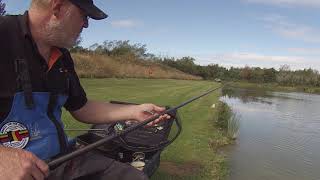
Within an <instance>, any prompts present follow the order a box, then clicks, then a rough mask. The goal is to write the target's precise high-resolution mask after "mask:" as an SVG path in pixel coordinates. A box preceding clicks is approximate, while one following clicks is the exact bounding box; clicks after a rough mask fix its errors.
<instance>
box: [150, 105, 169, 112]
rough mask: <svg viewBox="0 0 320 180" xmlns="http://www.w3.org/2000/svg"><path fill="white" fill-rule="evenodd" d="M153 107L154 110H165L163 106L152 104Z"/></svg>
mask: <svg viewBox="0 0 320 180" xmlns="http://www.w3.org/2000/svg"><path fill="white" fill-rule="evenodd" d="M153 109H154V110H155V111H158V112H162V111H164V110H166V108H164V107H159V106H153Z"/></svg>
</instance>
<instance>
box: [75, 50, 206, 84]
mask: <svg viewBox="0 0 320 180" xmlns="http://www.w3.org/2000/svg"><path fill="white" fill-rule="evenodd" d="M72 57H73V59H74V62H75V68H76V70H77V73H78V75H79V77H82V78H83V77H85V78H110V77H116V78H154V79H186V80H200V79H202V78H201V77H198V76H193V75H190V74H186V73H183V72H181V71H179V70H177V69H174V68H171V67H168V66H165V65H162V64H159V63H155V62H152V61H146V60H138V59H136V58H135V57H132V56H122V57H110V56H107V55H99V54H80V53H74V54H72Z"/></svg>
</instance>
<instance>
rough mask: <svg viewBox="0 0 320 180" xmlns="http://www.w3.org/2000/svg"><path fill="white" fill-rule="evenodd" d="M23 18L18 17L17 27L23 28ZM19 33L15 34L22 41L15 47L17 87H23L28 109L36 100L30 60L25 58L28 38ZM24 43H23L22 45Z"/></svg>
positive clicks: (32, 106)
mask: <svg viewBox="0 0 320 180" xmlns="http://www.w3.org/2000/svg"><path fill="white" fill-rule="evenodd" d="M20 21H21V20H20V19H19V18H17V19H16V22H17V23H16V25H17V29H20V30H21V28H22V26H21V22H20ZM18 34H19V35H17V36H15V37H16V38H17V41H16V42H20V43H14V45H13V46H14V49H16V52H20V53H17V55H16V58H15V60H14V65H15V72H16V74H17V88H18V89H22V91H23V92H24V99H25V105H26V107H27V108H28V109H32V108H34V100H33V97H32V85H31V80H30V73H29V67H28V62H27V60H26V59H25V58H27V56H26V55H27V52H26V51H27V46H26V43H25V41H26V38H25V36H24V35H23V33H22V31H21V32H19V33H18ZM21 44H23V45H21Z"/></svg>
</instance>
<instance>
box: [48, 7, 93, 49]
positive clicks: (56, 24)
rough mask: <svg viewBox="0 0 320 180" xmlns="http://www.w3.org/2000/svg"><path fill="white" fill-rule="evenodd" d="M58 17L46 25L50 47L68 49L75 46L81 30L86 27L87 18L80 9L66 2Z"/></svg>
mask: <svg viewBox="0 0 320 180" xmlns="http://www.w3.org/2000/svg"><path fill="white" fill-rule="evenodd" d="M66 2H67V3H66V4H64V6H63V7H61V12H60V16H58V17H57V18H55V19H54V20H52V21H50V22H49V23H48V24H47V28H46V31H47V32H48V33H49V34H50V35H49V36H48V39H49V42H50V44H51V45H52V46H57V47H61V48H70V47H72V46H74V45H75V44H76V41H77V39H78V38H79V37H80V34H81V32H82V29H83V28H87V27H88V19H87V16H86V15H85V14H84V13H83V12H82V10H81V9H79V8H78V7H76V6H75V5H73V4H71V3H70V2H69V3H68V1H66Z"/></svg>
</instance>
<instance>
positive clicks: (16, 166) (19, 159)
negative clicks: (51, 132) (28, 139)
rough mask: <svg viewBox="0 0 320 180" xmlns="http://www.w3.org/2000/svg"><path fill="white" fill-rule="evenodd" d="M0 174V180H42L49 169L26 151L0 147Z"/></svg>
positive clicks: (46, 175)
mask: <svg viewBox="0 0 320 180" xmlns="http://www.w3.org/2000/svg"><path fill="white" fill-rule="evenodd" d="M0 173H1V175H0V180H7V179H12V180H20V179H21V180H29V179H30V180H34V179H36V180H43V179H44V178H46V177H48V175H49V167H48V165H47V164H46V163H45V162H44V161H42V160H41V159H39V158H37V157H36V156H35V155H34V154H32V153H30V152H28V151H25V150H22V149H15V148H7V147H4V146H0Z"/></svg>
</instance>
